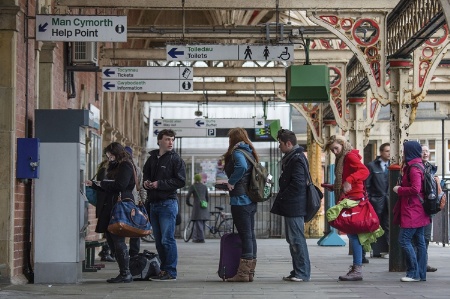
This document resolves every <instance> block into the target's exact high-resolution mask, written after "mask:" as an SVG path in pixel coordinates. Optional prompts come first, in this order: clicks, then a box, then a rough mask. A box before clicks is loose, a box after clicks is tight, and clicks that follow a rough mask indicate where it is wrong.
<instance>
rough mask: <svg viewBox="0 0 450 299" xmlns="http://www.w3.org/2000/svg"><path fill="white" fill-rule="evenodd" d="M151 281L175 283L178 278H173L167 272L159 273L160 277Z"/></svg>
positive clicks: (151, 278) (152, 278)
mask: <svg viewBox="0 0 450 299" xmlns="http://www.w3.org/2000/svg"><path fill="white" fill-rule="evenodd" d="M150 280H151V281H175V280H177V278H176V277H173V276H171V275H170V274H169V273H167V272H166V271H161V272H159V275H158V276H157V277H150Z"/></svg>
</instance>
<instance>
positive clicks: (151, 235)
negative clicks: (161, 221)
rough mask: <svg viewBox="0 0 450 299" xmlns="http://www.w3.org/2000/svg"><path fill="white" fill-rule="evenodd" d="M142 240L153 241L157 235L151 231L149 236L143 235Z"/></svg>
mask: <svg viewBox="0 0 450 299" xmlns="http://www.w3.org/2000/svg"><path fill="white" fill-rule="evenodd" d="M141 240H142V241H144V242H147V243H153V242H155V237H154V236H153V233H151V234H150V235H148V236H145V237H142V238H141Z"/></svg>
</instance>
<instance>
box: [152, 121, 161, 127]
mask: <svg viewBox="0 0 450 299" xmlns="http://www.w3.org/2000/svg"><path fill="white" fill-rule="evenodd" d="M153 124H154V125H155V126H156V127H157V126H159V125H160V124H162V122H160V121H157V120H155V121H154V122H153Z"/></svg>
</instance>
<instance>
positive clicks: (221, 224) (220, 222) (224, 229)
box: [183, 207, 233, 242]
mask: <svg viewBox="0 0 450 299" xmlns="http://www.w3.org/2000/svg"><path fill="white" fill-rule="evenodd" d="M216 209H217V210H218V211H215V212H210V213H211V215H214V220H213V219H210V220H208V221H206V222H205V225H206V227H207V228H208V229H209V232H210V233H211V234H213V235H214V236H215V235H216V234H219V237H222V236H223V235H224V234H226V233H231V231H232V229H233V217H232V216H231V213H225V212H224V211H223V210H224V208H223V207H216ZM194 221H195V220H190V221H189V223H188V224H187V225H186V227H185V229H184V233H183V239H184V242H189V240H190V239H191V238H192V232H193V229H194ZM212 221H214V225H209V224H208V222H212Z"/></svg>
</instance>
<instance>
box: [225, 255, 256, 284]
mask: <svg viewBox="0 0 450 299" xmlns="http://www.w3.org/2000/svg"><path fill="white" fill-rule="evenodd" d="M252 261H253V260H245V259H241V260H240V262H239V268H238V270H237V273H236V275H235V276H234V277H232V278H228V279H227V281H229V282H249V275H250V267H251V265H252V264H253V262H252Z"/></svg>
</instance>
